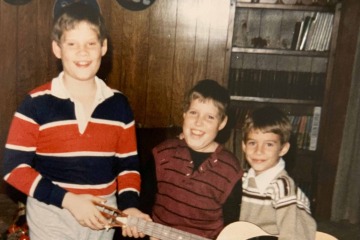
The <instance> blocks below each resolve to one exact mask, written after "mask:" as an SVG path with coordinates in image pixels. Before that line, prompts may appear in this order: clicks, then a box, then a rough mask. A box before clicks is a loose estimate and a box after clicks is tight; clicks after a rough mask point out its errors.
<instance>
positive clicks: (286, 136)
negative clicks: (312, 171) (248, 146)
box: [242, 106, 292, 144]
mask: <svg viewBox="0 0 360 240" xmlns="http://www.w3.org/2000/svg"><path fill="white" fill-rule="evenodd" d="M291 127H292V126H291V123H290V121H289V119H288V117H287V116H286V115H285V113H284V112H283V111H281V110H280V109H278V108H276V107H272V106H266V107H262V108H258V109H256V110H254V111H253V112H252V113H250V114H249V115H248V116H247V117H246V119H245V123H244V126H243V129H242V135H243V141H244V142H246V141H247V140H248V135H249V133H250V132H251V131H252V130H260V131H261V132H263V133H269V132H270V133H274V134H277V135H279V136H280V142H281V144H285V143H287V142H289V141H290V136H291Z"/></svg>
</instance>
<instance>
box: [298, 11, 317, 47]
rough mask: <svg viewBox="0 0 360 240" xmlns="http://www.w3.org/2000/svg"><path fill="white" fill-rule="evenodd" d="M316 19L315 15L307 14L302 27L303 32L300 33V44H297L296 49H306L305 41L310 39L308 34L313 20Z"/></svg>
mask: <svg viewBox="0 0 360 240" xmlns="http://www.w3.org/2000/svg"><path fill="white" fill-rule="evenodd" d="M313 20H314V17H313V16H306V17H305V20H304V27H303V29H302V32H301V34H300V45H299V46H297V49H296V50H304V48H305V43H306V41H307V40H308V34H309V31H310V28H311V26H312V22H313Z"/></svg>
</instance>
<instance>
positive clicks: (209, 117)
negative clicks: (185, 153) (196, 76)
mask: <svg viewBox="0 0 360 240" xmlns="http://www.w3.org/2000/svg"><path fill="white" fill-rule="evenodd" d="M183 117H184V123H183V134H184V138H185V141H186V143H187V144H188V146H189V147H190V148H191V149H193V150H194V151H197V152H213V151H215V149H216V147H217V143H215V142H214V139H215V138H216V136H217V133H218V131H219V130H221V129H223V128H224V127H225V125H226V122H227V118H225V119H224V120H221V119H220V116H219V109H218V108H217V107H216V106H215V105H214V102H213V101H212V100H205V101H202V100H200V99H196V100H193V101H192V102H191V104H190V106H189V109H188V110H187V111H186V112H185V113H184V114H183Z"/></svg>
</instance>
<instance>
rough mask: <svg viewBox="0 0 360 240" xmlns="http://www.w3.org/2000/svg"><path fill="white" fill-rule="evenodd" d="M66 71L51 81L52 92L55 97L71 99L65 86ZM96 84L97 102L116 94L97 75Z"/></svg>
mask: <svg viewBox="0 0 360 240" xmlns="http://www.w3.org/2000/svg"><path fill="white" fill-rule="evenodd" d="M63 76H64V72H61V73H60V74H59V76H57V77H56V78H53V80H52V82H51V94H52V95H54V96H55V97H58V98H62V99H70V100H71V101H73V99H71V96H70V93H69V91H68V90H67V89H66V88H65V85H64V79H63ZM95 84H96V94H95V99H96V101H97V103H100V102H102V101H104V100H105V99H107V98H109V97H111V96H113V95H114V92H113V90H112V89H110V88H109V87H108V86H107V85H106V84H105V83H104V81H103V80H101V79H100V78H98V77H96V76H95Z"/></svg>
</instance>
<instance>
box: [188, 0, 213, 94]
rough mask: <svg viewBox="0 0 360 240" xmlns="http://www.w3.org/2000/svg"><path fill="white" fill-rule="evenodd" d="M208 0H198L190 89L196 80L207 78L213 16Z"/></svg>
mask: <svg viewBox="0 0 360 240" xmlns="http://www.w3.org/2000/svg"><path fill="white" fill-rule="evenodd" d="M208 1H209V0H198V5H197V8H196V12H197V14H198V16H197V19H196V36H195V38H196V42H195V49H194V68H193V70H194V77H193V79H192V82H190V83H189V86H188V90H189V89H190V87H191V86H193V85H194V84H195V83H196V82H198V81H199V80H201V79H205V78H206V72H207V61H208V55H209V53H208V48H209V33H210V18H211V16H210V14H209V12H208V10H207V6H208ZM193 7H196V6H193Z"/></svg>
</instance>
